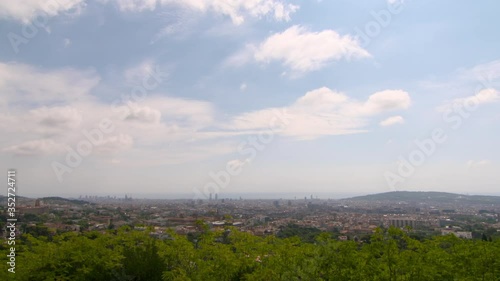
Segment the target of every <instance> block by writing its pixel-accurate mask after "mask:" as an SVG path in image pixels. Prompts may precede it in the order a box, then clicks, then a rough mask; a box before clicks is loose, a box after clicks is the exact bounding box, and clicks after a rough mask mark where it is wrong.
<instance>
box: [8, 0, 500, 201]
mask: <svg viewBox="0 0 500 281" xmlns="http://www.w3.org/2000/svg"><path fill="white" fill-rule="evenodd" d="M499 8H500V3H498V1H493V0H484V1H480V2H474V3H472V2H470V3H465V2H460V3H458V2H456V1H451V0H447V1H438V2H436V1H430V0H420V1H411V0H405V1H403V0H370V1H368V0H363V1H348V0H335V1H320V0H317V1H313V0H301V1H300V0H296V1H285V0H96V1H86V0H49V1H45V0H43V1H42V0H31V1H18V2H16V1H8V0H0V35H1V36H0V136H1V137H0V167H1V169H2V170H3V171H5V173H6V171H7V169H9V168H15V169H17V171H18V185H19V190H18V192H19V194H20V195H22V194H24V195H80V194H84V195H85V194H89V195H91V194H125V193H128V194H146V193H149V194H171V193H183V194H187V196H192V197H201V198H202V197H205V196H207V195H208V194H209V193H211V192H213V193H222V194H223V193H233V194H234V193H250V192H253V193H270V192H272V193H290V194H296V193H298V194H300V193H305V194H310V193H316V194H320V193H330V194H346V193H375V192H387V191H393V190H436V191H449V192H460V193H469V194H478V193H481V194H493V193H499V192H500V191H499V190H500V173H498V171H500V149H499V148H498V145H499V143H500V110H499V108H500V106H499V105H500V93H499V91H498V90H500V87H499V86H500V53H499V51H498V50H500V40H498V26H500V18H499V17H498V12H497V11H498V10H499Z"/></svg>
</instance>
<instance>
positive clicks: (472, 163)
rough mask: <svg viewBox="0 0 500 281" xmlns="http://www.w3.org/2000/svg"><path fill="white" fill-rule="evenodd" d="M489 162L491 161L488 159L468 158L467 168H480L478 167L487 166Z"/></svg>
mask: <svg viewBox="0 0 500 281" xmlns="http://www.w3.org/2000/svg"><path fill="white" fill-rule="evenodd" d="M490 164H491V161H489V160H477V161H476V160H469V161H468V162H467V168H469V169H473V168H480V167H484V166H487V165H490Z"/></svg>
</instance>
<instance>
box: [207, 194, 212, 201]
mask: <svg viewBox="0 0 500 281" xmlns="http://www.w3.org/2000/svg"><path fill="white" fill-rule="evenodd" d="M208 200H210V201H212V193H210V198H208Z"/></svg>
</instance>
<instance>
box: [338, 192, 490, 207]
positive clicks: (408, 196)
mask: <svg viewBox="0 0 500 281" xmlns="http://www.w3.org/2000/svg"><path fill="white" fill-rule="evenodd" d="M346 200H351V201H419V202H442V203H469V204H495V205H497V204H500V196H486V195H464V194H455V193H447V192H432V191H431V192H427V191H425V192H424V191H393V192H386V193H379V194H372V195H365V196H357V197H352V198H348V199H346Z"/></svg>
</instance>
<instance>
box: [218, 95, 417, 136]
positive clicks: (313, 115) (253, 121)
mask: <svg viewBox="0 0 500 281" xmlns="http://www.w3.org/2000/svg"><path fill="white" fill-rule="evenodd" d="M410 101H411V100H410V97H409V95H408V93H406V92H404V91H402V90H386V91H381V92H377V93H374V94H373V95H371V96H370V97H369V98H368V100H367V101H366V102H359V101H356V100H353V99H350V98H349V97H348V96H346V95H345V94H343V93H340V92H336V91H333V90H331V89H329V88H326V87H323V88H319V89H316V90H313V91H309V92H307V93H306V94H305V95H304V96H302V97H300V98H298V99H297V100H296V101H295V102H294V103H293V104H291V105H290V106H287V107H282V108H267V109H262V110H257V111H253V112H248V113H243V114H240V115H238V116H236V117H234V118H233V119H232V121H231V122H230V125H229V126H227V128H228V129H232V130H236V131H244V130H248V131H249V133H250V134H254V133H255V130H268V129H272V130H274V132H275V133H277V134H281V135H285V136H290V137H294V138H297V139H315V138H318V137H320V136H325V135H342V134H353V133H360V132H364V131H365V130H366V129H365V127H366V125H367V124H368V118H369V117H370V116H373V115H377V114H381V113H385V112H390V111H394V110H402V109H406V108H408V106H409V105H410Z"/></svg>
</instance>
